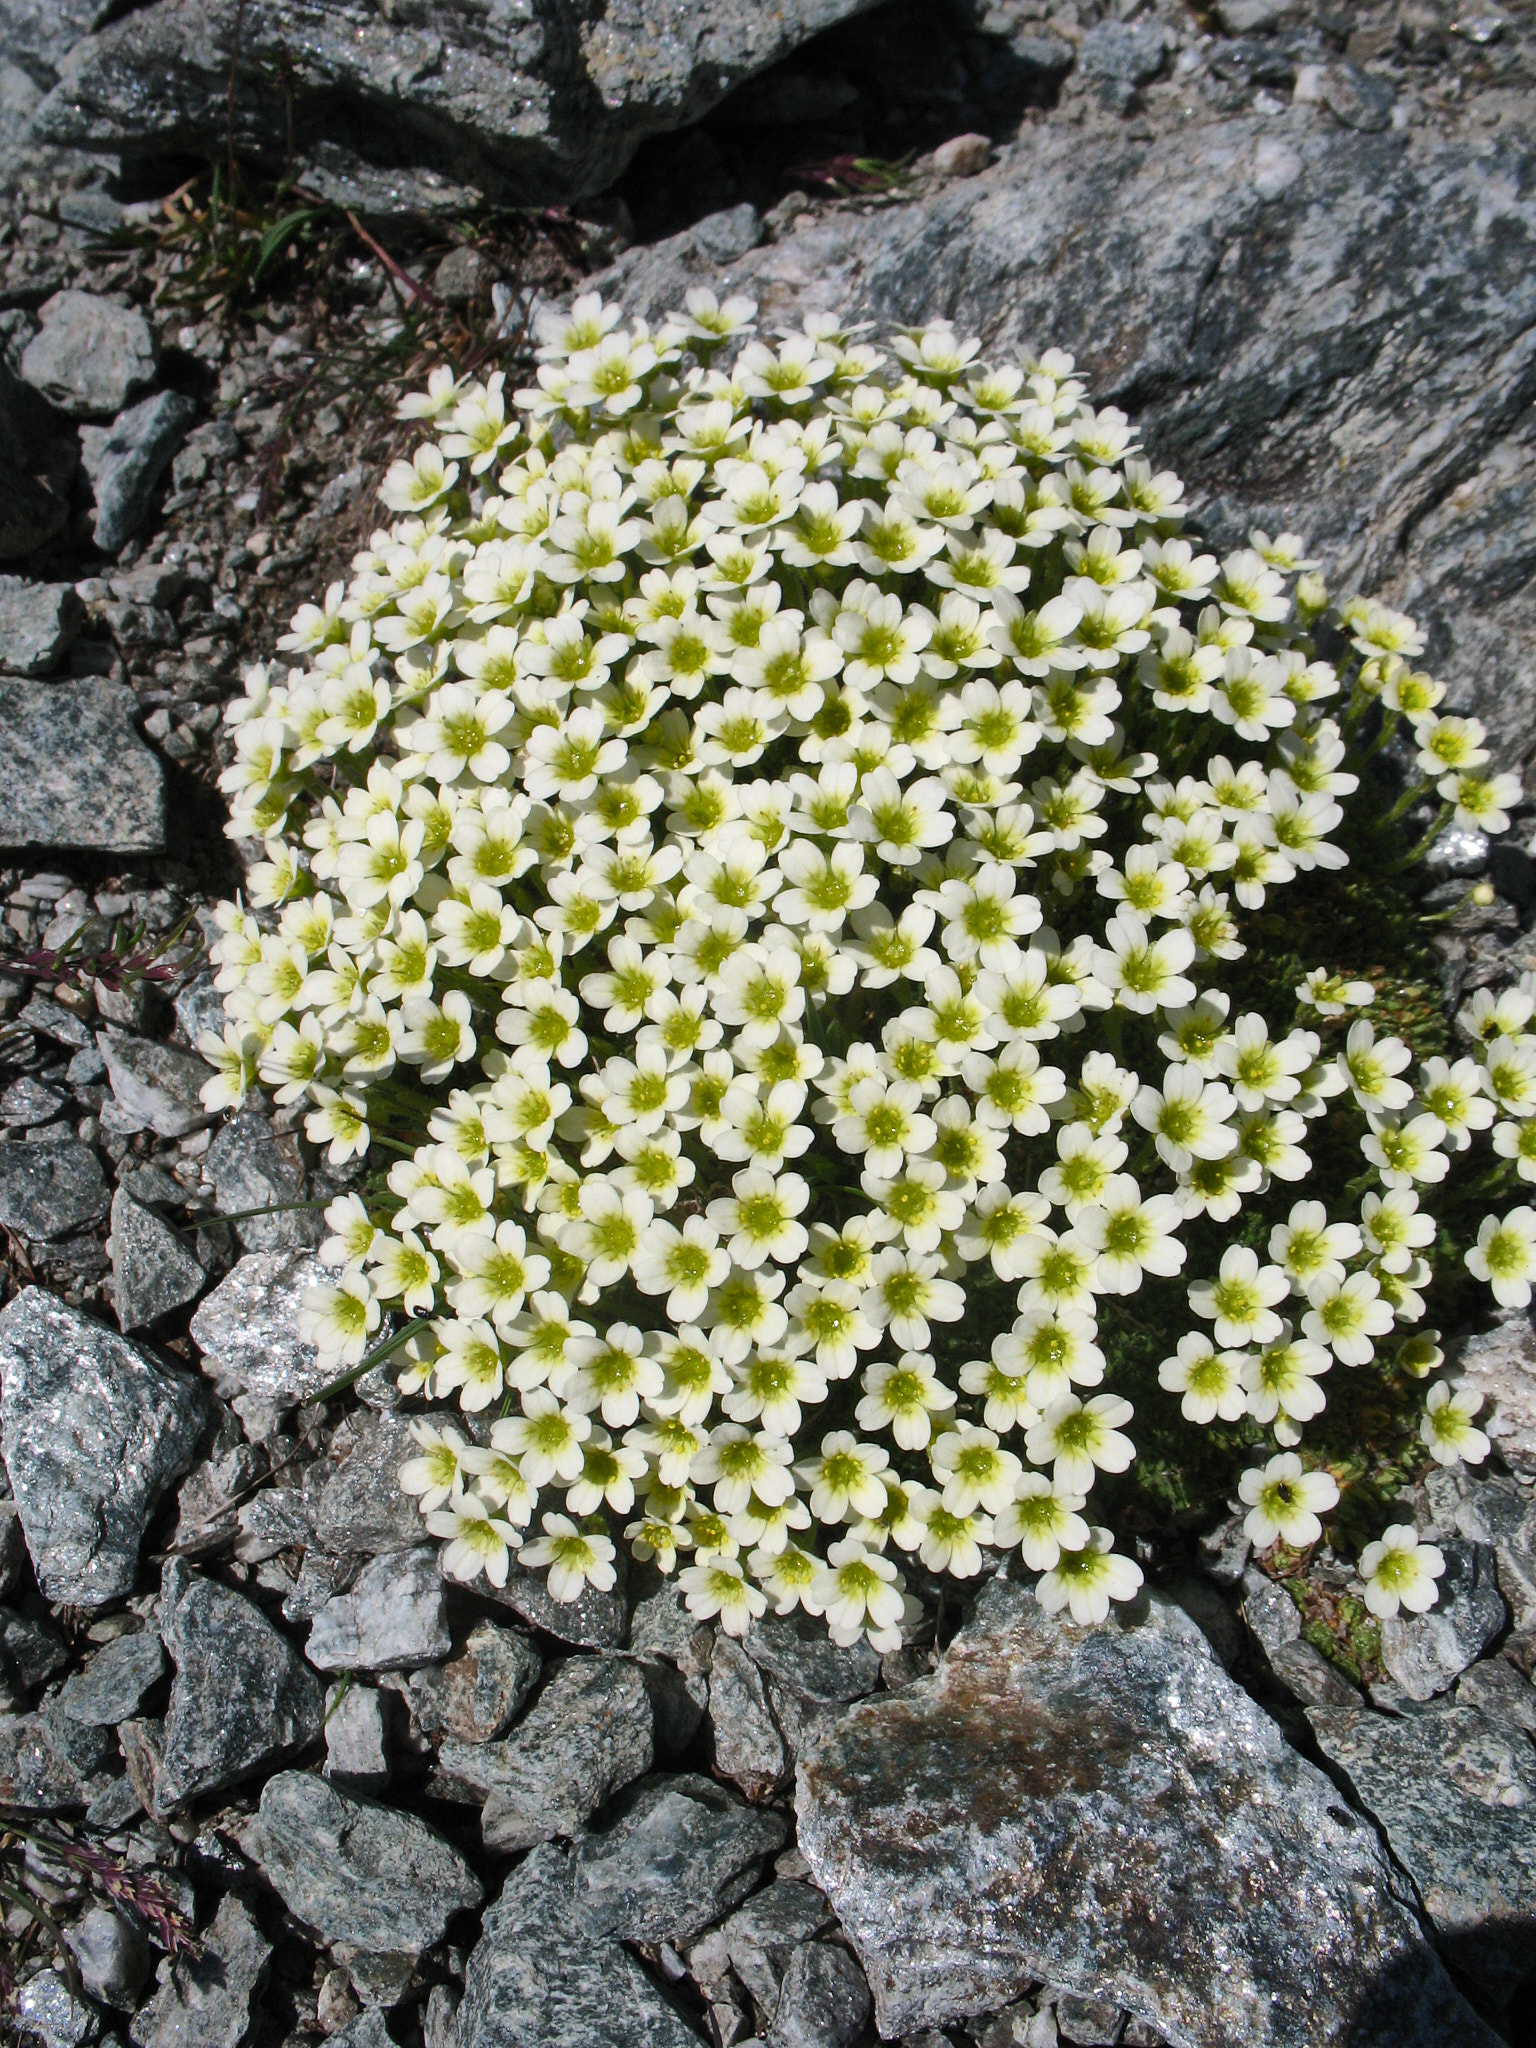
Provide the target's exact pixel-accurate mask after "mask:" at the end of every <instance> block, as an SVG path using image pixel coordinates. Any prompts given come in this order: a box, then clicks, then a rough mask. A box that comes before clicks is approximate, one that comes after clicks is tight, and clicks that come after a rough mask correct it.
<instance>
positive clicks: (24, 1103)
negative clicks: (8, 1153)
mask: <svg viewBox="0 0 1536 2048" xmlns="http://www.w3.org/2000/svg"><path fill="white" fill-rule="evenodd" d="M68 1100H69V1097H68V1096H67V1095H66V1094H65V1092H64V1090H63V1089H62V1088H51V1087H50V1086H49V1085H48V1083H47V1082H46V1081H35V1080H33V1078H32V1076H31V1075H30V1074H23V1075H22V1076H21V1077H20V1079H19V1080H15V1081H13V1082H12V1083H11V1085H10V1087H9V1088H7V1089H6V1091H5V1093H4V1094H3V1095H0V1123H3V1124H6V1125H8V1126H9V1127H10V1128H11V1129H13V1130H14V1129H16V1128H17V1127H19V1126H25V1125H28V1124H33V1125H36V1124H46V1123H51V1122H52V1120H53V1119H54V1117H56V1116H57V1115H58V1113H59V1111H60V1110H61V1109H62V1108H63V1107H64V1105H65V1103H66V1102H67V1101H68Z"/></svg>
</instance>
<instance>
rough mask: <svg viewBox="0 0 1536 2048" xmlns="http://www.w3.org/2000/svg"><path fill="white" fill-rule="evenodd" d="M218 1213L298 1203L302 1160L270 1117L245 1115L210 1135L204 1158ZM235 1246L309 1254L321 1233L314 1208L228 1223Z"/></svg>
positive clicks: (301, 1195)
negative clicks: (280, 1135) (282, 1137)
mask: <svg viewBox="0 0 1536 2048" xmlns="http://www.w3.org/2000/svg"><path fill="white" fill-rule="evenodd" d="M203 1171H204V1173H205V1174H206V1175H207V1177H208V1179H209V1180H211V1181H212V1182H213V1187H214V1193H215V1194H216V1195H217V1197H218V1204H219V1212H220V1214H221V1215H226V1216H227V1215H231V1214H234V1213H235V1212H237V1211H239V1210H243V1209H266V1208H270V1207H272V1206H273V1205H274V1204H275V1203H279V1202H302V1201H303V1200H304V1196H305V1192H306V1190H305V1185H304V1162H303V1160H302V1159H301V1158H300V1157H299V1149H298V1145H297V1143H296V1141H295V1140H294V1139H293V1138H288V1139H287V1140H286V1141H285V1140H284V1139H281V1138H279V1137H278V1136H277V1134H276V1133H275V1132H274V1131H273V1129H272V1124H271V1121H270V1119H269V1118H267V1117H264V1116H257V1115H255V1114H254V1113H252V1112H249V1111H247V1112H243V1113H242V1114H241V1115H239V1116H237V1117H233V1118H231V1120H230V1121H229V1122H228V1123H227V1124H225V1126H224V1127H223V1129H222V1130H220V1131H218V1132H216V1133H215V1134H214V1139H213V1143H212V1144H211V1145H210V1146H209V1147H208V1151H207V1154H206V1155H205V1157H204V1160H203ZM230 1227H231V1229H232V1230H233V1231H234V1234H235V1242H236V1243H237V1244H238V1245H239V1247H240V1249H241V1250H242V1251H246V1252H278V1251H298V1250H306V1249H309V1250H312V1249H313V1248H314V1246H316V1245H317V1244H319V1242H320V1240H321V1238H322V1237H324V1235H325V1223H324V1220H323V1218H322V1217H321V1215H320V1212H319V1211H318V1210H315V1209H285V1210H283V1211H282V1212H281V1213H280V1214H279V1215H276V1216H245V1217H242V1219H241V1221H240V1222H238V1223H235V1224H232V1225H231V1226H230Z"/></svg>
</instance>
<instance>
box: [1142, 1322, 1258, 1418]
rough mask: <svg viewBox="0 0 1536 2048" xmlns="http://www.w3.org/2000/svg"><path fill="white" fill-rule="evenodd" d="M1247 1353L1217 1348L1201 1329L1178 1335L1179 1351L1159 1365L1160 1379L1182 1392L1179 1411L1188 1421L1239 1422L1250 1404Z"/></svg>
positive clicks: (1173, 1391) (1170, 1389)
mask: <svg viewBox="0 0 1536 2048" xmlns="http://www.w3.org/2000/svg"><path fill="white" fill-rule="evenodd" d="M1244 1362H1245V1354H1244V1353H1242V1352H1239V1351H1217V1350H1216V1349H1215V1347H1214V1346H1213V1345H1212V1343H1211V1341H1210V1339H1209V1338H1208V1337H1206V1336H1205V1335H1204V1334H1203V1333H1202V1332H1201V1331H1199V1330H1191V1331H1190V1332H1189V1333H1188V1334H1187V1335H1186V1336H1183V1337H1181V1338H1180V1339H1179V1348H1178V1352H1177V1354H1176V1355H1175V1356H1174V1357H1172V1358H1165V1359H1164V1360H1163V1362H1162V1364H1161V1365H1160V1366H1159V1367H1158V1369H1157V1383H1158V1385H1159V1386H1160V1387H1166V1388H1167V1390H1168V1392H1169V1393H1171V1394H1182V1395H1183V1397H1184V1398H1183V1399H1182V1401H1180V1403H1179V1410H1180V1413H1181V1414H1182V1415H1183V1416H1184V1417H1185V1419H1186V1420H1187V1421H1189V1422H1214V1421H1215V1420H1216V1419H1217V1417H1218V1416H1219V1417H1220V1418H1221V1420H1222V1421H1223V1422H1236V1421H1237V1420H1238V1418H1239V1417H1240V1416H1241V1415H1242V1414H1244V1413H1245V1411H1246V1409H1247V1406H1248V1396H1247V1390H1246V1388H1245V1387H1244V1384H1243V1365H1244Z"/></svg>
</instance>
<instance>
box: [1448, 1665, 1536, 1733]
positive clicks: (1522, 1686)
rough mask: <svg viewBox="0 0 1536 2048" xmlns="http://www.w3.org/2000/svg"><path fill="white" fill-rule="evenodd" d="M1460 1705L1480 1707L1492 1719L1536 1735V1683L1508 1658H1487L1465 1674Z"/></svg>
mask: <svg viewBox="0 0 1536 2048" xmlns="http://www.w3.org/2000/svg"><path fill="white" fill-rule="evenodd" d="M1456 1704H1457V1706H1459V1707H1477V1708H1479V1709H1480V1710H1481V1711H1482V1712H1483V1713H1484V1714H1486V1715H1487V1717H1488V1719H1489V1720H1490V1721H1497V1722H1502V1723H1504V1724H1505V1725H1507V1726H1510V1727H1514V1728H1523V1729H1524V1730H1525V1732H1526V1734H1527V1735H1536V1685H1533V1684H1532V1683H1531V1681H1530V1679H1529V1678H1527V1677H1526V1675H1525V1673H1524V1672H1523V1671H1520V1670H1518V1669H1517V1668H1516V1667H1515V1665H1513V1664H1511V1663H1510V1662H1509V1661H1508V1659H1507V1658H1504V1657H1485V1658H1484V1659H1483V1661H1482V1663H1481V1664H1474V1665H1473V1666H1472V1669H1471V1670H1470V1671H1466V1672H1463V1673H1462V1676H1461V1680H1460V1683H1459V1684H1458V1685H1457V1687H1456Z"/></svg>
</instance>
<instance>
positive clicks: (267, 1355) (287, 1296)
mask: <svg viewBox="0 0 1536 2048" xmlns="http://www.w3.org/2000/svg"><path fill="white" fill-rule="evenodd" d="M327 1278H328V1275H327V1273H326V1270H325V1268H324V1267H323V1266H322V1265H321V1263H320V1261H319V1260H318V1259H317V1258H315V1257H314V1256H313V1255H312V1254H311V1253H309V1252H248V1253H247V1254H246V1256H245V1257H244V1258H243V1259H241V1260H240V1262H239V1263H238V1265H236V1267H235V1268H234V1270H233V1272H231V1273H230V1274H229V1275H228V1277H227V1278H226V1279H224V1280H222V1281H220V1283H219V1285H218V1286H217V1287H216V1288H215V1289H214V1290H213V1292H212V1293H211V1294H210V1295H209V1296H208V1298H207V1300H206V1301H204V1302H202V1303H201V1304H200V1305H199V1307H198V1311H197V1313H196V1315H195V1316H193V1318H192V1322H191V1326H190V1327H191V1331H192V1341H193V1343H194V1344H196V1346H197V1347H198V1349H199V1350H200V1351H201V1352H202V1354H203V1360H202V1365H203V1371H204V1372H205V1373H206V1374H207V1375H208V1377H209V1379H210V1380H212V1382H213V1384H214V1387H215V1388H216V1390H217V1391H218V1392H219V1393H220V1394H221V1395H222V1396H223V1397H224V1399H225V1400H226V1401H227V1400H230V1399H231V1398H232V1397H233V1396H235V1395H237V1394H251V1395H254V1396H255V1397H256V1398H257V1399H258V1400H262V1401H267V1402H270V1403H272V1404H273V1405H274V1406H276V1407H279V1408H291V1407H294V1406H296V1405H297V1404H298V1403H299V1402H300V1401H307V1400H308V1399H309V1397H310V1396H311V1395H312V1394H314V1393H316V1392H317V1391H318V1390H319V1389H320V1388H321V1387H323V1386H324V1385H325V1383H326V1381H327V1379H328V1378H330V1377H331V1375H330V1373H329V1371H328V1370H327V1369H326V1368H324V1367H322V1366H321V1364H320V1361H319V1357H318V1355H317V1354H316V1351H315V1347H314V1345H313V1344H309V1343H306V1342H305V1340H304V1339H303V1338H302V1337H301V1336H300V1335H299V1310H300V1308H301V1307H302V1305H303V1300H304V1290H305V1289H306V1288H307V1287H314V1286H317V1285H318V1284H319V1283H321V1282H322V1281H324V1280H325V1279H327Z"/></svg>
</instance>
